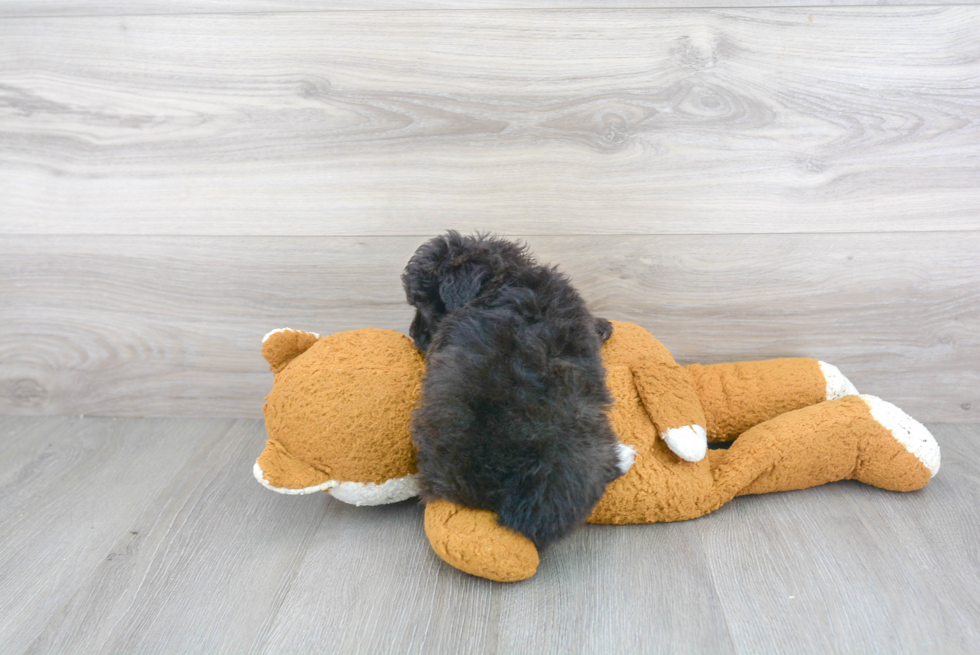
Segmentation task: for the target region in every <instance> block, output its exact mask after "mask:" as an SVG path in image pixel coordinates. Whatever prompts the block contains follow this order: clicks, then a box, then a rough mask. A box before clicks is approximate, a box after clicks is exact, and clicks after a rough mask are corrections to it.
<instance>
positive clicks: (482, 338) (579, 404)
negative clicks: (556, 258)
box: [402, 232, 620, 548]
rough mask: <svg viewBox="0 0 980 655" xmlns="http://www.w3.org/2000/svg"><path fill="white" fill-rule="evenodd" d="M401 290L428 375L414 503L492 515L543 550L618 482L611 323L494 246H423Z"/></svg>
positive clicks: (537, 268)
mask: <svg viewBox="0 0 980 655" xmlns="http://www.w3.org/2000/svg"><path fill="white" fill-rule="evenodd" d="M402 282H403V284H404V286H405V293H406V295H407V297H408V302H409V304H411V305H413V306H415V308H416V315H415V320H414V321H413V322H412V326H411V330H410V334H411V336H412V338H413V339H414V340H415V343H416V345H417V346H418V347H419V349H420V350H422V351H424V352H425V353H426V359H427V364H428V372H427V374H426V377H425V381H424V383H423V387H422V403H421V405H420V406H419V408H418V409H416V411H415V413H414V415H413V418H412V438H413V439H414V441H415V446H416V448H417V449H418V465H419V473H420V474H421V478H422V485H423V498H425V499H426V500H431V499H435V498H446V499H448V500H452V501H454V502H457V503H460V504H462V505H466V506H468V507H474V508H478V509H488V510H492V511H494V512H496V513H497V515H498V516H499V517H500V519H499V520H500V523H501V524H502V525H504V526H507V527H509V528H512V529H514V530H517V531H518V532H521V533H522V534H524V535H526V536H527V537H528V538H529V539H531V540H532V541H533V542H534V543H535V544H536V545H537V546H538V547H539V548H542V547H544V546H546V545H547V544H548V543H550V542H552V541H554V540H556V539H558V538H559V537H561V536H563V535H564V534H566V533H567V532H568V531H569V530H571V529H572V528H573V527H574V526H575V525H576V524H578V523H581V522H582V521H584V520H585V518H586V517H587V516H588V515H589V513H590V512H591V511H592V508H593V507H594V506H595V504H596V503H597V502H598V501H599V499H600V498H601V497H602V494H603V492H604V491H605V489H606V485H608V484H609V483H610V482H612V480H614V479H615V478H616V477H618V476H619V475H620V471H619V469H618V448H617V446H618V443H619V442H618V440H617V438H616V436H615V434H614V433H613V431H612V428H611V427H610V425H609V422H608V420H607V417H606V411H607V410H608V408H609V405H610V403H611V402H612V399H611V397H610V395H609V391H608V389H607V388H606V384H605V371H604V370H603V367H602V361H601V359H600V355H599V348H600V345H601V339H606V338H608V337H609V335H610V334H611V333H612V325H611V324H610V323H609V321H606V320H604V319H596V318H595V317H593V316H592V314H590V313H589V311H588V310H587V309H586V307H585V303H584V302H583V301H582V298H581V297H580V296H579V294H578V293H577V292H576V291H575V289H574V288H573V287H572V285H571V284H570V283H569V281H568V279H567V278H566V277H565V276H564V275H563V274H561V273H559V272H558V271H557V270H556V269H555V268H549V267H545V266H541V265H539V264H538V263H536V262H535V261H534V260H533V259H532V258H531V257H530V256H529V255H528V253H527V250H526V247H524V246H521V245H518V244H515V243H513V242H510V241H506V240H504V239H500V238H495V237H489V236H485V235H476V236H472V237H471V236H461V235H460V234H458V233H457V232H449V233H447V234H446V235H445V236H440V237H437V238H435V239H432V240H431V241H429V242H427V243H425V244H424V245H422V246H421V247H420V248H419V249H418V250H417V251H416V253H415V255H414V256H413V257H412V259H411V261H409V263H408V266H407V267H406V269H405V273H404V274H403V275H402Z"/></svg>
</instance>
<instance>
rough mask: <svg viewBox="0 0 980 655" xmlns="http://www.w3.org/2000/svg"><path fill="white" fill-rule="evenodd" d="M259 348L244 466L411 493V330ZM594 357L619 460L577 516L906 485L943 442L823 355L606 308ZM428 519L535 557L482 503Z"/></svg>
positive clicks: (358, 494)
mask: <svg viewBox="0 0 980 655" xmlns="http://www.w3.org/2000/svg"><path fill="white" fill-rule="evenodd" d="M262 353H263V356H264V357H265V359H266V360H267V361H268V362H269V365H270V367H271V369H272V371H273V373H274V374H275V375H274V381H273V386H272V390H271V391H270V393H269V395H268V396H267V398H266V402H265V407H264V412H265V422H266V430H267V432H268V440H267V442H266V445H265V448H264V450H263V452H262V454H261V455H260V456H259V458H258V460H257V461H256V463H255V465H254V469H253V473H254V475H255V478H256V479H257V480H258V481H259V482H260V483H261V484H262V485H263V486H265V487H266V488H268V489H271V490H273V491H276V492H279V493H283V494H308V493H314V492H318V491H323V492H327V493H329V494H330V495H331V496H333V497H334V498H336V499H337V500H340V501H343V502H346V503H351V504H354V505H379V504H385V503H394V502H399V501H402V500H406V499H408V498H412V497H414V496H416V495H418V493H419V484H418V474H417V469H416V465H415V457H414V448H413V446H412V437H411V432H410V422H411V414H412V410H413V408H414V407H415V406H416V404H417V403H418V402H419V397H420V392H421V385H422V378H423V376H424V375H425V360H424V357H423V355H422V354H421V353H420V352H419V351H418V350H417V349H416V348H415V346H414V344H413V343H412V341H411V340H410V339H409V338H408V337H406V336H404V335H402V334H399V333H397V332H395V331H393V330H382V329H374V328H364V329H358V330H351V331H347V332H340V333H337V334H333V335H329V336H326V337H321V336H320V335H319V334H316V333H312V332H303V331H299V330H290V329H283V330H275V331H273V332H271V333H269V334H268V335H266V337H265V339H264V341H263V346H262ZM602 357H603V364H604V366H605V370H606V382H607V385H608V387H609V390H610V392H611V394H612V396H613V398H614V403H613V405H612V407H611V409H610V410H609V413H608V416H609V420H610V423H611V424H612V426H613V429H614V431H615V433H616V435H617V436H618V438H619V440H620V441H621V447H620V454H621V460H622V461H621V470H623V471H625V472H624V474H623V475H622V476H621V477H619V478H617V479H616V480H614V481H613V482H612V483H611V484H610V485H609V486H608V487H607V489H606V492H605V494H604V496H603V497H602V498H601V499H600V501H599V502H598V504H597V505H596V506H595V508H594V509H593V511H592V513H591V515H590V516H589V517H588V519H587V522H589V523H600V524H619V525H622V524H632V523H653V522H666V521H682V520H687V519H693V518H697V517H700V516H704V515H705V514H708V513H710V512H713V511H715V510H716V509H718V508H719V507H721V506H722V505H724V504H725V503H727V502H728V501H730V500H732V499H733V498H735V497H736V496H742V495H747V494H763V493H770V492H776V491H786V490H791V489H804V488H807V487H813V486H816V485H820V484H825V483H828V482H833V481H837V480H859V481H861V482H863V483H866V484H870V485H873V486H876V487H880V488H882V489H888V490H892V491H913V490H916V489H920V488H922V487H924V486H925V485H926V484H927V483H928V482H929V480H930V479H931V478H932V477H933V476H934V475H935V474H936V473H937V472H938V470H939V463H940V453H939V446H938V444H937V443H936V440H935V439H934V438H933V436H932V435H931V434H930V433H929V431H928V430H927V429H926V428H925V427H924V426H923V425H922V424H921V423H919V422H917V421H916V420H915V419H913V418H912V417H910V416H909V415H908V414H906V413H905V412H903V411H902V410H900V409H899V408H898V407H896V406H894V405H892V404H891V403H888V402H886V401H884V400H881V399H880V398H877V397H875V396H870V395H859V394H858V393H857V390H856V389H855V388H854V385H852V384H851V383H850V381H849V380H848V379H847V378H846V377H845V376H844V375H843V374H842V373H841V372H840V370H839V369H837V368H836V367H834V366H832V365H830V364H827V363H825V362H821V361H818V360H815V359H809V358H784V359H771V360H765V361H745V362H737V363H728V364H712V365H700V364H690V365H687V366H679V365H678V364H677V363H676V362H675V361H674V359H673V357H672V356H671V354H670V352H669V351H668V350H667V348H665V347H664V346H663V344H661V343H660V342H659V341H657V339H656V338H654V336H653V335H652V334H650V333H649V332H648V331H647V330H645V329H643V328H642V327H640V326H638V325H635V324H632V323H625V322H617V321H613V333H612V336H611V337H610V338H609V340H608V341H607V342H606V343H605V344H604V346H603V349H602ZM709 442H712V443H714V444H728V447H727V448H723V447H722V448H711V449H709V448H708V443H709ZM424 524H425V534H426V536H427V538H428V540H429V543H430V544H431V546H432V548H433V550H434V551H435V553H436V554H437V555H438V556H439V557H440V558H442V559H443V560H444V561H445V562H447V563H448V564H450V565H452V566H454V567H456V568H457V569H460V570H462V571H465V572H466V573H470V574H472V575H476V576H480V577H484V578H488V579H490V580H496V581H501V582H514V581H518V580H524V579H527V578H529V577H531V576H532V575H534V573H535V572H536V570H537V568H538V565H539V563H540V557H539V553H538V551H537V549H536V547H535V545H534V544H533V543H532V542H531V541H530V540H529V539H528V538H527V537H525V536H524V535H522V534H520V533H517V532H514V531H512V530H510V529H508V528H505V527H503V526H501V525H499V524H498V523H497V520H496V516H495V515H494V514H493V513H492V512H488V511H485V510H477V509H473V508H468V507H463V506H461V505H457V504H455V503H452V502H449V501H446V500H436V501H432V502H429V503H427V504H426V506H425V518H424Z"/></svg>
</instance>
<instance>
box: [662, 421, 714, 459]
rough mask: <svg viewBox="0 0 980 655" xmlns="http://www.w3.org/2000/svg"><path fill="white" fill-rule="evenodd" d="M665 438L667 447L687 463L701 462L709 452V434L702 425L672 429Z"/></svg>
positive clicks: (665, 431) (666, 431) (665, 434)
mask: <svg viewBox="0 0 980 655" xmlns="http://www.w3.org/2000/svg"><path fill="white" fill-rule="evenodd" d="M663 437H664V441H665V442H666V443H667V447H668V448H670V449H671V450H672V451H673V452H674V454H675V455H677V456H678V457H680V458H681V459H683V460H684V461H686V462H700V461H701V460H702V459H704V456H705V455H706V454H707V452H708V433H707V432H706V431H705V429H704V428H703V427H702V426H700V425H685V426H682V427H679V428H670V429H669V430H664V433H663Z"/></svg>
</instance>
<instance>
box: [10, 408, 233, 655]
mask: <svg viewBox="0 0 980 655" xmlns="http://www.w3.org/2000/svg"><path fill="white" fill-rule="evenodd" d="M11 425H13V426H18V427H23V426H24V425H28V426H30V429H28V430H27V431H26V432H24V431H23V430H20V431H18V432H19V434H18V435H17V436H16V437H14V436H11V435H10V434H9V432H8V429H7V427H8V426H11ZM229 425H230V422H229V421H227V420H210V421H203V420H202V421H196V422H193V423H180V422H179V421H166V420H145V421H134V420H132V419H86V420H85V421H81V420H79V419H55V418H49V419H44V420H39V419H34V420H33V421H31V422H25V419H16V418H11V417H0V444H3V448H4V452H5V456H4V471H3V476H2V477H0V616H3V617H4V619H3V621H0V650H2V651H3V652H4V653H20V652H22V651H23V650H24V649H25V648H26V647H27V646H28V645H29V644H30V643H31V642H32V641H33V640H34V639H35V637H37V636H38V634H39V633H40V632H41V631H42V629H43V628H44V626H45V625H46V624H47V623H48V622H49V621H50V620H51V619H52V618H53V617H54V616H56V614H57V613H58V611H59V608H60V607H61V605H62V603H63V602H64V601H65V600H67V598H68V597H70V596H71V595H72V594H73V593H75V591H76V590H77V589H79V588H80V587H81V586H82V585H83V584H84V583H85V581H86V579H87V578H88V577H89V575H90V574H91V573H92V571H93V570H95V569H96V567H97V566H99V563H100V562H103V561H105V560H106V558H110V559H112V555H113V551H112V546H113V543H114V542H126V543H132V542H138V541H139V540H140V538H141V537H140V536H139V534H138V532H139V531H140V529H141V528H140V526H139V525H137V524H135V523H133V519H134V517H136V516H138V515H139V514H140V512H142V511H143V510H144V509H145V508H147V507H149V506H150V505H151V503H152V502H153V500H154V499H155V498H156V497H157V495H158V494H159V493H160V492H161V490H163V489H165V488H166V486H167V485H168V484H171V482H172V476H173V475H174V474H175V473H177V472H178V471H180V470H182V468H183V467H184V465H185V464H186V462H187V461H188V460H189V459H193V456H194V454H195V452H196V451H197V450H198V447H199V445H200V441H201V440H202V439H208V438H211V439H214V438H218V439H220V438H221V437H222V436H223V435H224V434H225V432H226V430H227V427H228V426H229ZM15 431H16V430H15ZM11 439H14V440H16V441H17V442H20V443H27V444H30V445H31V446H33V449H34V454H33V456H32V457H30V458H29V459H28V460H27V461H24V460H23V458H15V459H14V460H12V461H11V462H10V464H9V467H8V464H7V458H6V445H7V443H8V441H9V440H11ZM14 445H15V446H16V445H17V444H14ZM11 473H13V474H11Z"/></svg>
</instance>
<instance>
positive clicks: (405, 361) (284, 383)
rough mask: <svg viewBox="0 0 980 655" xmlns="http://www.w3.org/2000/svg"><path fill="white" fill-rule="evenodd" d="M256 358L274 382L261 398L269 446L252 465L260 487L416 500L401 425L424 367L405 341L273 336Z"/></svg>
mask: <svg viewBox="0 0 980 655" xmlns="http://www.w3.org/2000/svg"><path fill="white" fill-rule="evenodd" d="M262 354H263V356H264V357H265V358H266V360H267V361H268V362H269V364H270V366H271V368H272V371H273V373H274V374H275V380H274V382H273V385H272V391H271V392H270V393H269V395H268V396H267V397H266V399H265V408H264V411H265V424H266V431H267V432H268V440H267V442H266V447H265V450H264V451H263V452H262V455H261V456H260V457H259V458H258V460H257V461H256V463H255V467H254V474H255V477H256V479H257V480H258V481H259V482H261V483H262V484H263V485H264V486H265V487H267V488H269V489H272V490H273V491H277V492H279V493H284V494H308V493H313V492H316V491H326V492H329V493H330V494H331V495H332V496H333V497H335V498H337V499H338V500H341V501H344V502H348V503H352V504H355V505H381V504H385V503H393V502H398V501H400V500H405V499H406V498H411V497H412V496H416V495H418V491H419V488H418V475H417V467H416V463H415V450H414V447H413V445H412V440H411V434H410V432H409V424H410V422H411V414H412V409H413V407H414V406H415V404H416V403H417V402H418V399H419V395H420V393H421V388H422V375H423V373H424V370H425V364H424V360H423V357H422V355H421V354H420V353H419V352H418V350H416V348H415V346H414V344H413V343H412V341H411V340H410V339H409V338H408V337H406V336H404V335H401V334H399V333H397V332H395V331H393V330H379V329H373V328H366V329H360V330H351V331H349V332H339V333H337V334H333V335H330V336H327V337H320V335H317V334H313V333H310V332H300V331H296V330H276V331H274V332H271V333H269V334H268V335H266V338H265V340H264V341H263V346H262Z"/></svg>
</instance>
